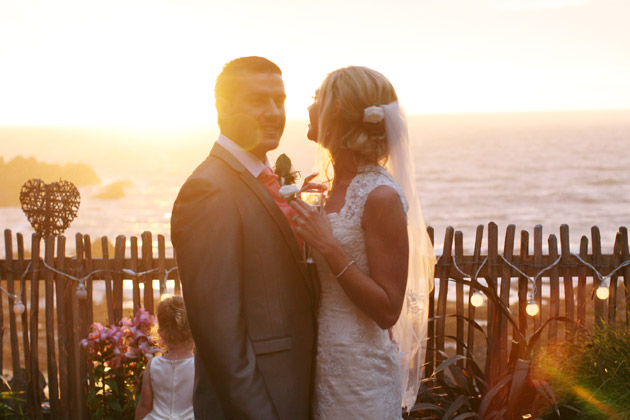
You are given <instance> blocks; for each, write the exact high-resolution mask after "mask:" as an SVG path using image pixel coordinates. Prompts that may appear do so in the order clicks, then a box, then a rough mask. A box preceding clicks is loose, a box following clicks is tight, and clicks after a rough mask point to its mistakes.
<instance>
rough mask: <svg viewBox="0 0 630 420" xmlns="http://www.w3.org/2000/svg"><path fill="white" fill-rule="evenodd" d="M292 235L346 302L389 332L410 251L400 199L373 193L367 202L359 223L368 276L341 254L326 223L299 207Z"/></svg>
mask: <svg viewBox="0 0 630 420" xmlns="http://www.w3.org/2000/svg"><path fill="white" fill-rule="evenodd" d="M291 205H292V206H293V208H294V209H295V210H296V212H297V213H298V215H299V216H298V219H297V221H296V231H297V233H298V234H299V235H300V236H301V237H302V238H303V239H304V240H305V241H306V242H307V243H309V244H310V245H311V246H313V247H315V248H316V249H317V250H318V251H319V252H320V253H321V254H322V255H323V256H324V258H325V259H326V262H327V263H328V265H329V267H330V269H331V271H332V272H333V273H334V274H338V273H341V272H342V271H343V270H344V268H346V267H347V269H346V270H345V271H344V272H343V274H342V275H341V276H339V278H338V281H339V284H340V285H341V287H342V288H343V289H344V291H345V292H346V294H347V295H348V297H349V298H350V300H351V301H352V302H354V304H355V305H357V306H358V307H359V308H360V309H361V310H362V311H363V312H365V313H366V314H367V315H368V316H369V317H370V318H372V319H373V320H374V321H375V322H376V323H377V324H378V325H379V326H380V327H381V328H383V329H387V328H390V327H392V326H393V325H394V324H395V323H396V321H397V320H398V317H399V316H400V311H401V308H402V304H403V299H404V295H405V287H406V284H407V269H408V261H409V245H408V238H407V223H406V218H405V212H404V210H403V207H402V204H401V202H400V197H399V196H398V194H397V193H396V191H394V190H393V189H392V188H390V187H386V186H382V187H378V188H375V189H374V190H373V191H372V193H370V195H369V196H368V199H367V202H366V204H365V209H364V213H363V219H362V227H363V229H364V231H365V242H366V244H365V245H366V252H367V257H368V264H369V267H370V273H371V276H368V275H367V274H366V273H364V272H363V271H362V270H361V269H360V268H359V267H357V266H356V264H352V265H350V266H348V264H349V263H350V262H351V261H352V260H351V259H350V257H349V256H348V255H347V254H346V253H345V251H344V250H343V248H342V247H341V244H340V243H339V241H338V240H337V239H336V238H335V237H334V236H333V234H332V230H331V228H330V224H329V223H328V219H327V218H326V217H325V216H321V215H319V214H317V212H315V211H313V210H312V209H311V208H310V207H309V206H307V205H306V204H305V203H303V202H300V201H292V203H291Z"/></svg>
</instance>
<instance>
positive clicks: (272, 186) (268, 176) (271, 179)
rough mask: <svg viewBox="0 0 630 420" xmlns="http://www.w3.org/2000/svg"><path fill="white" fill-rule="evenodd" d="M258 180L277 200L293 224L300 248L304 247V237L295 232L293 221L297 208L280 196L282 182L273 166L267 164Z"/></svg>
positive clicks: (290, 223) (292, 227) (293, 227)
mask: <svg viewBox="0 0 630 420" xmlns="http://www.w3.org/2000/svg"><path fill="white" fill-rule="evenodd" d="M258 181H259V182H260V184H261V185H262V186H263V187H265V189H266V190H267V192H268V193H269V195H270V196H271V198H273V200H274V201H275V202H276V204H277V205H278V207H280V210H281V211H282V213H283V214H284V217H286V218H287V221H288V222H289V225H291V229H292V230H293V234H294V235H295V239H297V242H298V245H299V246H300V249H301V248H302V239H301V238H300V237H299V236H298V235H297V234H296V233H295V224H294V222H293V219H292V217H293V215H294V214H295V210H293V209H292V208H291V206H289V203H287V200H286V199H284V198H282V196H280V184H279V183H278V175H276V174H274V173H273V172H272V170H271V168H269V167H267V166H265V169H263V171H262V172H261V173H260V175H258Z"/></svg>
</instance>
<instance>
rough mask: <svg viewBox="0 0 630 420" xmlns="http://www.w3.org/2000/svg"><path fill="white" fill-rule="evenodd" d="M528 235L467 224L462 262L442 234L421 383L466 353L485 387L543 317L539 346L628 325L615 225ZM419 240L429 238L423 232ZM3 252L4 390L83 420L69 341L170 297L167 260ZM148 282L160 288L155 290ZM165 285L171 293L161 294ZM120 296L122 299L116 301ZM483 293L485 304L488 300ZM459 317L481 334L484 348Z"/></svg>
mask: <svg viewBox="0 0 630 420" xmlns="http://www.w3.org/2000/svg"><path fill="white" fill-rule="evenodd" d="M533 233H534V234H533V243H532V244H530V234H529V232H527V231H522V232H520V240H518V239H519V238H517V237H516V229H515V227H514V226H513V225H510V226H508V227H507V229H506V232H505V239H504V244H503V249H502V250H500V249H499V243H498V241H499V239H498V238H499V236H498V227H497V225H496V224H494V223H490V224H489V225H488V229H487V240H486V246H485V247H484V246H483V243H484V226H478V228H477V231H476V237H475V245H474V249H473V251H472V253H466V251H465V250H464V248H463V235H462V233H461V232H458V231H455V230H454V229H453V228H451V227H449V228H447V230H446V232H445V236H444V243H443V247H442V249H443V251H442V255H441V256H440V257H439V258H438V261H437V263H436V267H435V285H436V287H435V289H434V290H433V292H432V293H431V295H430V301H429V317H430V321H429V325H428V352H427V365H426V368H425V374H426V375H430V374H432V373H433V371H434V369H435V367H436V366H437V365H438V364H439V363H440V362H441V361H442V360H444V357H445V356H444V355H445V354H449V355H450V354H461V355H468V356H471V355H474V356H475V357H478V358H482V359H483V361H484V363H485V367H486V375H487V379H488V380H489V381H490V382H492V380H493V379H492V378H497V377H498V376H499V374H500V373H501V372H502V371H503V369H505V366H506V364H507V361H508V356H509V354H510V352H511V351H514V347H515V346H521V345H523V343H522V340H516V339H513V338H514V337H528V336H531V334H532V333H533V331H534V330H535V329H537V328H538V327H540V326H541V325H542V324H543V323H544V322H545V321H547V320H548V319H550V318H552V317H560V316H561V317H564V318H566V319H568V320H570V321H571V322H566V323H555V322H553V323H551V324H550V325H549V328H548V332H547V334H546V336H545V337H544V340H542V341H541V342H540V345H550V344H553V343H555V342H560V341H562V340H573V339H575V337H576V335H575V334H574V333H575V332H576V331H579V330H580V329H581V328H583V327H584V328H589V327H590V326H592V325H593V324H595V323H600V322H606V321H607V320H611V321H615V320H616V321H624V322H625V325H626V326H628V325H629V323H630V293H629V290H630V254H629V252H628V231H627V229H626V228H625V227H621V228H620V229H619V233H618V234H617V236H616V239H615V244H614V248H613V252H612V253H611V254H602V252H601V249H602V247H601V238H600V234H599V229H598V228H597V227H593V228H592V230H591V239H590V252H589V239H588V238H586V237H582V238H581V242H580V249H579V251H577V252H575V253H573V252H572V251H571V250H570V246H569V244H570V242H569V228H568V226H566V225H563V226H562V227H561V228H560V235H559V237H560V244H559V246H558V238H557V236H556V235H553V234H552V235H549V237H548V239H547V252H546V253H545V252H544V251H543V250H544V248H545V247H544V244H543V228H542V226H536V227H535V228H534V232H533ZM429 234H430V236H431V239H432V240H434V232H433V229H432V228H430V227H429ZM42 244H43V250H42V249H41V246H42ZM515 244H516V245H517V246H515ZM530 245H533V247H530ZM4 246H5V259H2V260H0V285H1V286H2V287H3V288H4V290H5V291H6V292H8V294H7V293H2V294H0V333H1V334H2V337H0V338H1V339H0V372H2V371H3V368H5V367H6V369H4V370H5V371H10V372H11V377H13V379H14V380H13V381H12V383H13V384H14V385H15V384H20V383H22V384H24V387H25V389H26V391H27V392H26V395H27V398H28V407H29V414H30V417H31V418H33V419H43V418H44V417H45V416H46V417H47V418H52V419H88V418H89V414H88V413H87V410H86V395H87V384H86V380H85V378H86V377H87V369H88V362H87V360H86V354H85V352H84V351H83V350H82V349H81V348H80V346H79V341H80V340H81V339H82V338H85V337H86V336H87V334H88V331H89V327H90V325H91V323H92V322H93V321H99V322H101V323H103V324H106V325H109V324H113V323H116V322H118V321H119V320H120V319H121V318H122V317H123V316H130V315H132V314H133V313H135V312H136V311H137V310H138V309H139V308H141V307H144V308H146V309H147V310H149V311H150V312H153V311H154V308H155V303H154V300H155V299H159V297H160V296H161V295H162V294H164V293H166V292H167V291H168V292H170V293H175V294H179V293H180V292H181V284H180V282H179V277H178V272H177V266H176V260H175V258H166V245H165V238H164V236H163V235H157V238H156V241H154V237H153V235H152V234H151V233H150V232H144V233H143V234H142V235H141V237H140V243H139V241H138V238H137V237H135V236H134V237H131V238H129V239H127V238H126V237H124V236H118V237H117V238H116V239H115V244H114V246H113V255H110V247H111V245H110V244H109V239H108V238H107V237H102V238H101V241H100V247H97V248H96V249H97V250H98V251H100V252H98V254H99V257H98V258H95V257H93V256H92V250H93V249H94V248H93V244H92V242H91V239H90V237H89V235H81V234H77V235H76V237H75V250H76V251H75V253H74V255H72V256H69V255H67V253H66V238H65V237H64V236H59V237H56V238H53V237H48V238H45V240H42V239H40V238H39V237H38V236H36V235H33V237H32V240H31V249H30V256H27V255H28V254H27V253H26V252H25V247H24V237H23V235H22V234H21V233H17V234H15V235H14V234H13V233H12V232H11V231H10V230H5V231H4ZM99 248H100V249H99ZM619 267H620V268H619ZM593 270H597V272H599V275H598V274H596V273H595V272H594V271H593ZM611 273H612V275H611V276H610V278H606V277H607V276H609V275H610V274H611ZM475 274H477V276H475ZM525 276H527V277H529V279H528V278H527V277H525ZM602 278H603V279H605V283H606V284H607V285H608V290H609V291H610V296H609V298H608V299H606V300H600V299H597V298H594V297H593V294H594V290H595V289H596V288H597V287H598V286H599V285H600V282H601V279H602ZM156 280H157V281H158V282H159V286H158V287H156V288H155V289H154V281H156ZM167 284H172V287H170V288H169V289H168V290H167ZM533 284H535V287H533ZM83 287H85V289H86V293H87V299H79V298H77V289H82V288H83ZM128 289H131V291H130V293H128V294H130V295H131V296H129V297H126V296H125V291H126V290H128ZM476 289H483V290H486V299H485V303H484V305H482V306H481V307H475V306H473V305H471V304H470V302H469V297H470V295H471V294H472V292H473V291H474V290H476ZM488 293H490V294H492V295H494V296H495V299H488V296H487V294H488ZM532 293H533V299H534V300H535V301H536V302H537V303H538V305H539V307H540V312H539V313H538V315H536V316H533V317H532V316H528V315H527V313H526V307H527V303H528V301H529V300H530V297H532V296H530V294H532ZM14 296H19V299H20V300H21V302H23V304H24V305H25V307H26V308H27V310H26V311H24V312H23V313H21V314H16V313H15V312H14V311H13V308H14V305H15V304H16V298H15V297H14ZM125 311H127V312H125ZM7 317H8V327H7V326H5V319H6V318H7ZM464 318H468V319H471V320H475V321H476V322H477V323H478V324H479V325H482V326H485V330H486V334H487V340H484V339H483V336H482V335H481V333H479V332H478V331H475V328H473V327H472V326H471V325H470V322H465V319H464ZM7 330H8V334H5V332H6V331H7ZM467 349H468V350H467ZM5 350H6V351H5ZM467 351H469V352H470V354H467V353H466V352H467ZM5 363H6V365H5ZM459 363H465V361H460V362H459ZM9 366H10V368H9ZM39 372H42V374H43V376H44V377H45V378H46V380H47V384H48V386H47V389H48V392H47V394H44V393H42V390H41V385H40V373H39ZM7 376H8V375H7ZM44 400H46V401H44Z"/></svg>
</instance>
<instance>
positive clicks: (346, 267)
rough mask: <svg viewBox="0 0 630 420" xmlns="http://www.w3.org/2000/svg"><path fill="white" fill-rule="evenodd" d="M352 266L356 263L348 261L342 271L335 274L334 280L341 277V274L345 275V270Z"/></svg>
mask: <svg viewBox="0 0 630 420" xmlns="http://www.w3.org/2000/svg"><path fill="white" fill-rule="evenodd" d="M352 264H356V261H355V260H352V261H350V262H349V263H348V265H346V266H345V267H344V268H343V270H341V271H340V272H339V274H337V275H336V276H335V278H336V279H339V277H341V276H343V273H345V272H346V270H347V269H348V268H350V266H351V265H352Z"/></svg>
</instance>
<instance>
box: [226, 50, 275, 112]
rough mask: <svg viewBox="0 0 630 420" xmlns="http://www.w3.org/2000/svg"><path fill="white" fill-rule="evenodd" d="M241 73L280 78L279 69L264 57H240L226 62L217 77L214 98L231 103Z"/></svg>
mask: <svg viewBox="0 0 630 420" xmlns="http://www.w3.org/2000/svg"><path fill="white" fill-rule="evenodd" d="M243 73H270V74H279V75H280V76H282V71H281V70H280V67H278V66H277V65H275V64H274V63H273V62H271V61H270V60H267V59H266V58H264V57H256V56H251V57H240V58H237V59H234V60H232V61H230V62H228V63H227V64H226V65H225V66H223V70H221V73H219V76H217V81H216V84H215V85H214V96H215V98H223V99H225V100H227V101H231V100H232V99H233V98H234V95H235V94H236V91H237V89H238V84H239V78H240V76H242V75H243Z"/></svg>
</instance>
